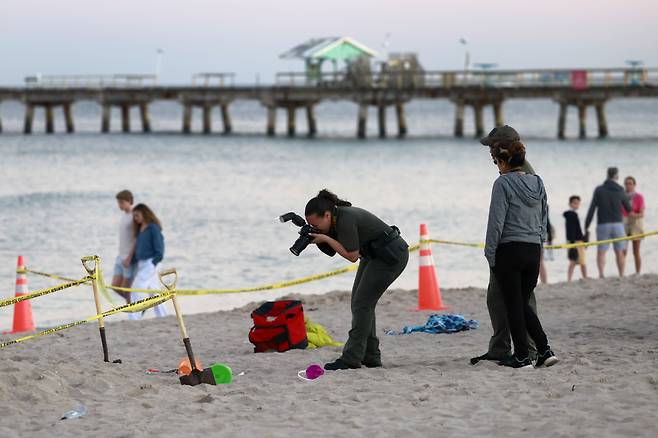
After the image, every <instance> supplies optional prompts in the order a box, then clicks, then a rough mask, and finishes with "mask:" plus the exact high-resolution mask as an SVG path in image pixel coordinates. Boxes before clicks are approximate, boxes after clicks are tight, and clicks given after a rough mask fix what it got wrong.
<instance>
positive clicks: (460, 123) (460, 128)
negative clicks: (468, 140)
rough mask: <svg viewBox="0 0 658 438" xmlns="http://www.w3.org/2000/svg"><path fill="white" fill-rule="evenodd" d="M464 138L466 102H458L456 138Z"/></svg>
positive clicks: (456, 108)
mask: <svg viewBox="0 0 658 438" xmlns="http://www.w3.org/2000/svg"><path fill="white" fill-rule="evenodd" d="M463 136H464V102H462V101H458V102H457V103H456V105H455V137H463Z"/></svg>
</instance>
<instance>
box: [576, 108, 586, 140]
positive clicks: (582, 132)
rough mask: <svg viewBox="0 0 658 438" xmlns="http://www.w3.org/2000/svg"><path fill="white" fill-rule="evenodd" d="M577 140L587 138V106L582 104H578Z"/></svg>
mask: <svg viewBox="0 0 658 438" xmlns="http://www.w3.org/2000/svg"><path fill="white" fill-rule="evenodd" d="M578 138H580V139H581V140H584V139H586V138H587V104H586V103H584V102H580V103H578Z"/></svg>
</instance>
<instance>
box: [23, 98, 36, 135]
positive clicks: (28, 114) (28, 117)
mask: <svg viewBox="0 0 658 438" xmlns="http://www.w3.org/2000/svg"><path fill="white" fill-rule="evenodd" d="M33 121H34V105H32V104H31V103H27V104H25V123H23V134H32V122H33Z"/></svg>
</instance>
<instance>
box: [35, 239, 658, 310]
mask: <svg viewBox="0 0 658 438" xmlns="http://www.w3.org/2000/svg"><path fill="white" fill-rule="evenodd" d="M655 235H658V231H652V232H648V233H643V234H635V235H632V236H627V237H619V238H616V239H607V240H599V241H594V242H581V243H567V244H561V245H546V246H544V248H546V249H569V248H578V247H588V246H596V245H603V244H607V243H614V242H622V241H627V240H636V239H642V238H644V237H649V236H655ZM424 243H432V244H439V245H457V246H465V247H470V248H478V249H483V248H484V244H483V243H470V242H458V241H452V240H437V239H429V240H421V241H420V243H418V244H416V245H412V246H410V247H409V252H415V251H418V250H419V249H420V245H421V244H424ZM358 267H359V265H358V264H353V265H349V266H347V267H345V268H341V269H336V270H334V271H329V272H324V273H321V274H316V275H310V276H307V277H302V278H299V279H296V280H289V281H282V282H278V283H273V284H268V285H263V286H256V287H246V288H239V289H181V290H178V291H177V293H178V295H188V296H190V295H216V294H233V293H244V292H259V291H266V290H274V289H284V288H287V287H290V286H297V285H300V284H304V283H310V282H313V281H317V280H322V279H325V278H329V277H333V276H336V275H341V274H345V273H348V272H352V271H356V270H357V269H358ZM26 272H31V273H37V275H46V276H51V277H53V278H65V277H60V276H55V275H53V274H45V273H41V272H37V271H32V270H27V269H26ZM87 281H89V280H87ZM99 283H100V287H101V290H102V291H105V292H104V295H105V294H107V291H106V290H105V289H106V288H107V289H113V290H115V291H120V292H141V293H153V290H152V289H133V288H129V287H119V286H108V285H106V284H105V282H104V281H101V282H99ZM106 298H107V299H108V300H109V301H112V300H111V298H109V295H106Z"/></svg>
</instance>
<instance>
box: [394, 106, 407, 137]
mask: <svg viewBox="0 0 658 438" xmlns="http://www.w3.org/2000/svg"><path fill="white" fill-rule="evenodd" d="M395 113H396V114H397V117H398V137H404V136H406V135H407V118H406V116H405V114H404V104H403V103H402V102H398V103H396V104H395Z"/></svg>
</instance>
